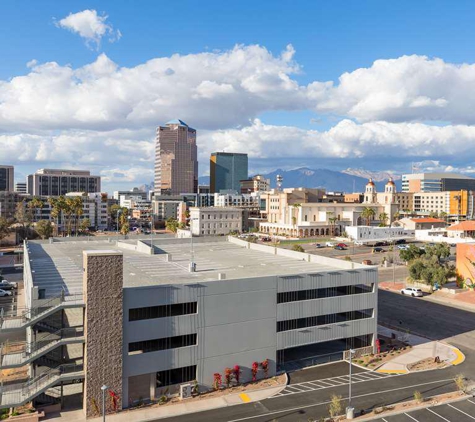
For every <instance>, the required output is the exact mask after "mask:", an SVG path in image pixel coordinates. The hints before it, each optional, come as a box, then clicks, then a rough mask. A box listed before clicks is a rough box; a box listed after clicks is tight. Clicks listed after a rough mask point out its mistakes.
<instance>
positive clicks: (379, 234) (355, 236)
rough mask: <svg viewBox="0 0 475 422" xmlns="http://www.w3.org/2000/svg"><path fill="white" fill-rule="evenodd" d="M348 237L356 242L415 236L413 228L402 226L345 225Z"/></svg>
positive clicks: (390, 240) (392, 239)
mask: <svg viewBox="0 0 475 422" xmlns="http://www.w3.org/2000/svg"><path fill="white" fill-rule="evenodd" d="M345 231H346V234H347V235H348V237H349V238H350V239H352V240H354V241H357V242H363V243H364V242H374V241H389V242H392V241H394V240H399V239H409V238H413V237H414V236H415V231H414V230H406V229H404V228H403V227H372V226H347V227H346V228H345Z"/></svg>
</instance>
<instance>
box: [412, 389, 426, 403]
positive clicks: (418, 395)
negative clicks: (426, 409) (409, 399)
mask: <svg viewBox="0 0 475 422" xmlns="http://www.w3.org/2000/svg"><path fill="white" fill-rule="evenodd" d="M414 400H415V401H416V402H417V403H422V402H423V401H424V397H422V393H421V392H420V391H417V390H416V391H414Z"/></svg>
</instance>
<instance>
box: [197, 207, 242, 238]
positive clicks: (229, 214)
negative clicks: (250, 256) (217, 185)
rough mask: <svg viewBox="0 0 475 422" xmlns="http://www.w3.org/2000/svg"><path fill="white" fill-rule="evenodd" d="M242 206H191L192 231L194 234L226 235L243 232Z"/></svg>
mask: <svg viewBox="0 0 475 422" xmlns="http://www.w3.org/2000/svg"><path fill="white" fill-rule="evenodd" d="M242 214H243V210H242V209H241V208H231V207H191V208H190V220H191V224H190V225H191V232H192V233H193V235H194V236H224V235H228V234H229V233H231V232H238V233H240V232H242Z"/></svg>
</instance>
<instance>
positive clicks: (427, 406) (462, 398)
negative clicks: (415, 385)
mask: <svg viewBox="0 0 475 422" xmlns="http://www.w3.org/2000/svg"><path fill="white" fill-rule="evenodd" d="M436 397H437V396H433V397H428V398H427V400H429V399H433V398H436ZM471 397H473V394H466V395H463V396H461V397H457V398H456V399H453V400H450V401H445V402H444V403H437V404H427V405H425V406H424V405H421V406H415V407H412V408H411V409H405V410H397V411H395V412H385V413H384V414H383V412H382V413H380V414H379V415H374V416H370V417H368V418H365V417H362V418H359V417H358V418H355V420H356V421H359V422H366V421H373V420H376V419H381V418H384V417H391V416H397V415H402V414H403V413H407V412H414V411H416V410H422V409H427V408H429V407H437V406H443V405H444V404H450V403H457V402H459V401H463V400H467V399H469V398H471ZM398 404H399V403H398Z"/></svg>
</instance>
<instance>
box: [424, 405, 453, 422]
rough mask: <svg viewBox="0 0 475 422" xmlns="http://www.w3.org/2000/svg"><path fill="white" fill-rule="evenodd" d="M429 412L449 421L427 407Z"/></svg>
mask: <svg viewBox="0 0 475 422" xmlns="http://www.w3.org/2000/svg"><path fill="white" fill-rule="evenodd" d="M426 410H428V411H429V412H431V413H433V414H434V415H436V416H438V417H439V418H441V419H443V420H444V421H447V422H450V421H449V420H448V419H446V418H444V417H443V416H440V415H439V414H438V413H436V412H434V411H433V410H431V409H429V408H427V409H426Z"/></svg>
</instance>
